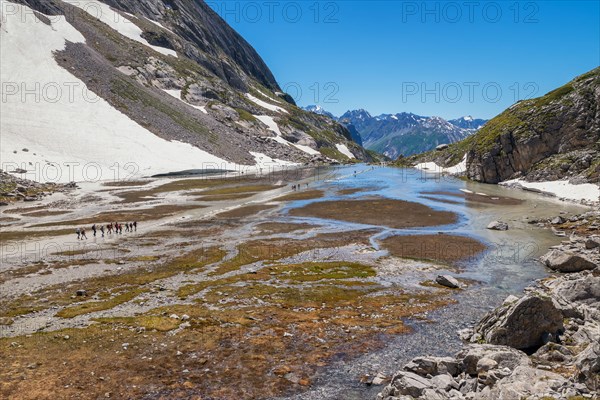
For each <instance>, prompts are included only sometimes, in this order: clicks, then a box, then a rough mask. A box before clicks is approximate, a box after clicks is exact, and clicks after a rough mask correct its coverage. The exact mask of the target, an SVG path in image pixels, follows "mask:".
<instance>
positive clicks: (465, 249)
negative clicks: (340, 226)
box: [381, 234, 487, 264]
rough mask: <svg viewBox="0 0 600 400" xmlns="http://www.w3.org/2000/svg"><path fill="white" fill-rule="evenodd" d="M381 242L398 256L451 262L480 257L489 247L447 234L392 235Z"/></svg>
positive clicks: (472, 240)
mask: <svg viewBox="0 0 600 400" xmlns="http://www.w3.org/2000/svg"><path fill="white" fill-rule="evenodd" d="M381 244H382V246H383V247H384V248H385V249H387V250H388V251H389V252H390V253H391V254H392V255H394V256H396V257H401V258H408V259H416V260H428V261H435V262H442V263H450V264H452V263H456V262H459V261H463V260H466V259H473V258H475V257H478V256H480V255H481V254H482V253H483V252H484V251H485V250H486V249H487V246H486V245H484V244H483V243H481V242H479V241H477V240H475V239H471V238H469V237H465V236H456V235H445V234H444V235H406V236H390V237H388V238H386V239H384V240H382V241H381Z"/></svg>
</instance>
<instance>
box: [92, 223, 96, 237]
mask: <svg viewBox="0 0 600 400" xmlns="http://www.w3.org/2000/svg"><path fill="white" fill-rule="evenodd" d="M92 232H94V237H96V224H94V225H92Z"/></svg>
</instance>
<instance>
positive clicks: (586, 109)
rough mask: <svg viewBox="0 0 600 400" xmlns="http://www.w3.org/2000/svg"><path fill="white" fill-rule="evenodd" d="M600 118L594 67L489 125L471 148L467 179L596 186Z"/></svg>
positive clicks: (599, 75)
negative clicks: (569, 181) (567, 181)
mask: <svg viewBox="0 0 600 400" xmlns="http://www.w3.org/2000/svg"><path fill="white" fill-rule="evenodd" d="M599 116H600V69H595V70H593V71H591V72H589V73H587V74H585V75H582V76H580V77H578V78H576V79H575V80H573V81H572V82H570V83H568V84H567V85H565V86H563V87H561V88H559V89H556V90H554V91H552V92H550V93H548V94H547V95H545V96H543V97H540V98H537V99H532V100H525V101H521V102H519V103H517V104H515V105H513V106H512V107H510V108H509V109H508V110H506V111H504V112H503V113H502V114H500V115H499V116H497V117H496V118H494V119H492V120H491V121H489V122H488V123H487V124H486V125H485V126H484V127H483V128H482V129H481V130H480V131H479V132H478V133H477V134H476V135H475V136H474V137H473V138H472V140H471V143H470V145H469V146H467V147H468V152H467V176H468V177H469V178H471V179H474V180H477V181H480V182H486V183H498V182H501V181H505V180H508V179H512V178H516V177H525V178H527V179H528V180H536V181H537V180H558V179H574V180H576V181H578V182H585V181H590V182H591V181H594V180H595V181H596V182H597V181H598V179H597V177H598V176H599V174H600V153H599V151H598V147H597V142H598V140H600V117H599ZM594 178H596V179H594Z"/></svg>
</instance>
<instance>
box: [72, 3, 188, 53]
mask: <svg viewBox="0 0 600 400" xmlns="http://www.w3.org/2000/svg"><path fill="white" fill-rule="evenodd" d="M64 1H65V3H69V4H72V5H74V6H75V7H78V8H81V9H82V10H84V11H85V12H87V13H88V14H90V15H91V16H93V17H95V18H98V19H99V20H100V21H102V22H104V23H105V24H106V25H108V26H110V27H111V28H112V29H114V30H115V31H117V32H119V33H120V34H121V35H123V36H125V37H127V38H129V39H131V40H135V41H136V42H138V43H141V44H143V45H144V46H148V47H150V48H151V49H153V50H155V51H157V52H159V53H161V54H164V55H167V56H173V57H177V52H176V51H174V50H171V49H167V48H164V47H160V46H153V45H151V44H150V43H148V41H147V40H146V39H144V38H143V37H142V33H143V31H142V30H141V29H140V28H139V27H138V26H137V25H136V24H134V23H133V22H131V21H130V20H128V19H127V18H125V17H124V16H123V15H121V14H119V13H118V12H116V11H114V10H113V9H112V8H110V6H108V5H107V4H104V3H101V2H99V1H97V0H64ZM149 21H150V22H153V23H154V24H156V25H158V26H160V27H161V28H163V29H165V28H164V27H163V26H162V25H161V24H159V23H158V22H155V21H151V20H149ZM166 30H168V29H166Z"/></svg>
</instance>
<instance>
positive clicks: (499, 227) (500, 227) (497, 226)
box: [487, 221, 508, 231]
mask: <svg viewBox="0 0 600 400" xmlns="http://www.w3.org/2000/svg"><path fill="white" fill-rule="evenodd" d="M487 229H490V230H493V231H507V230H508V224H507V223H506V222H502V221H492V222H490V223H489V224H488V226H487Z"/></svg>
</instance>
